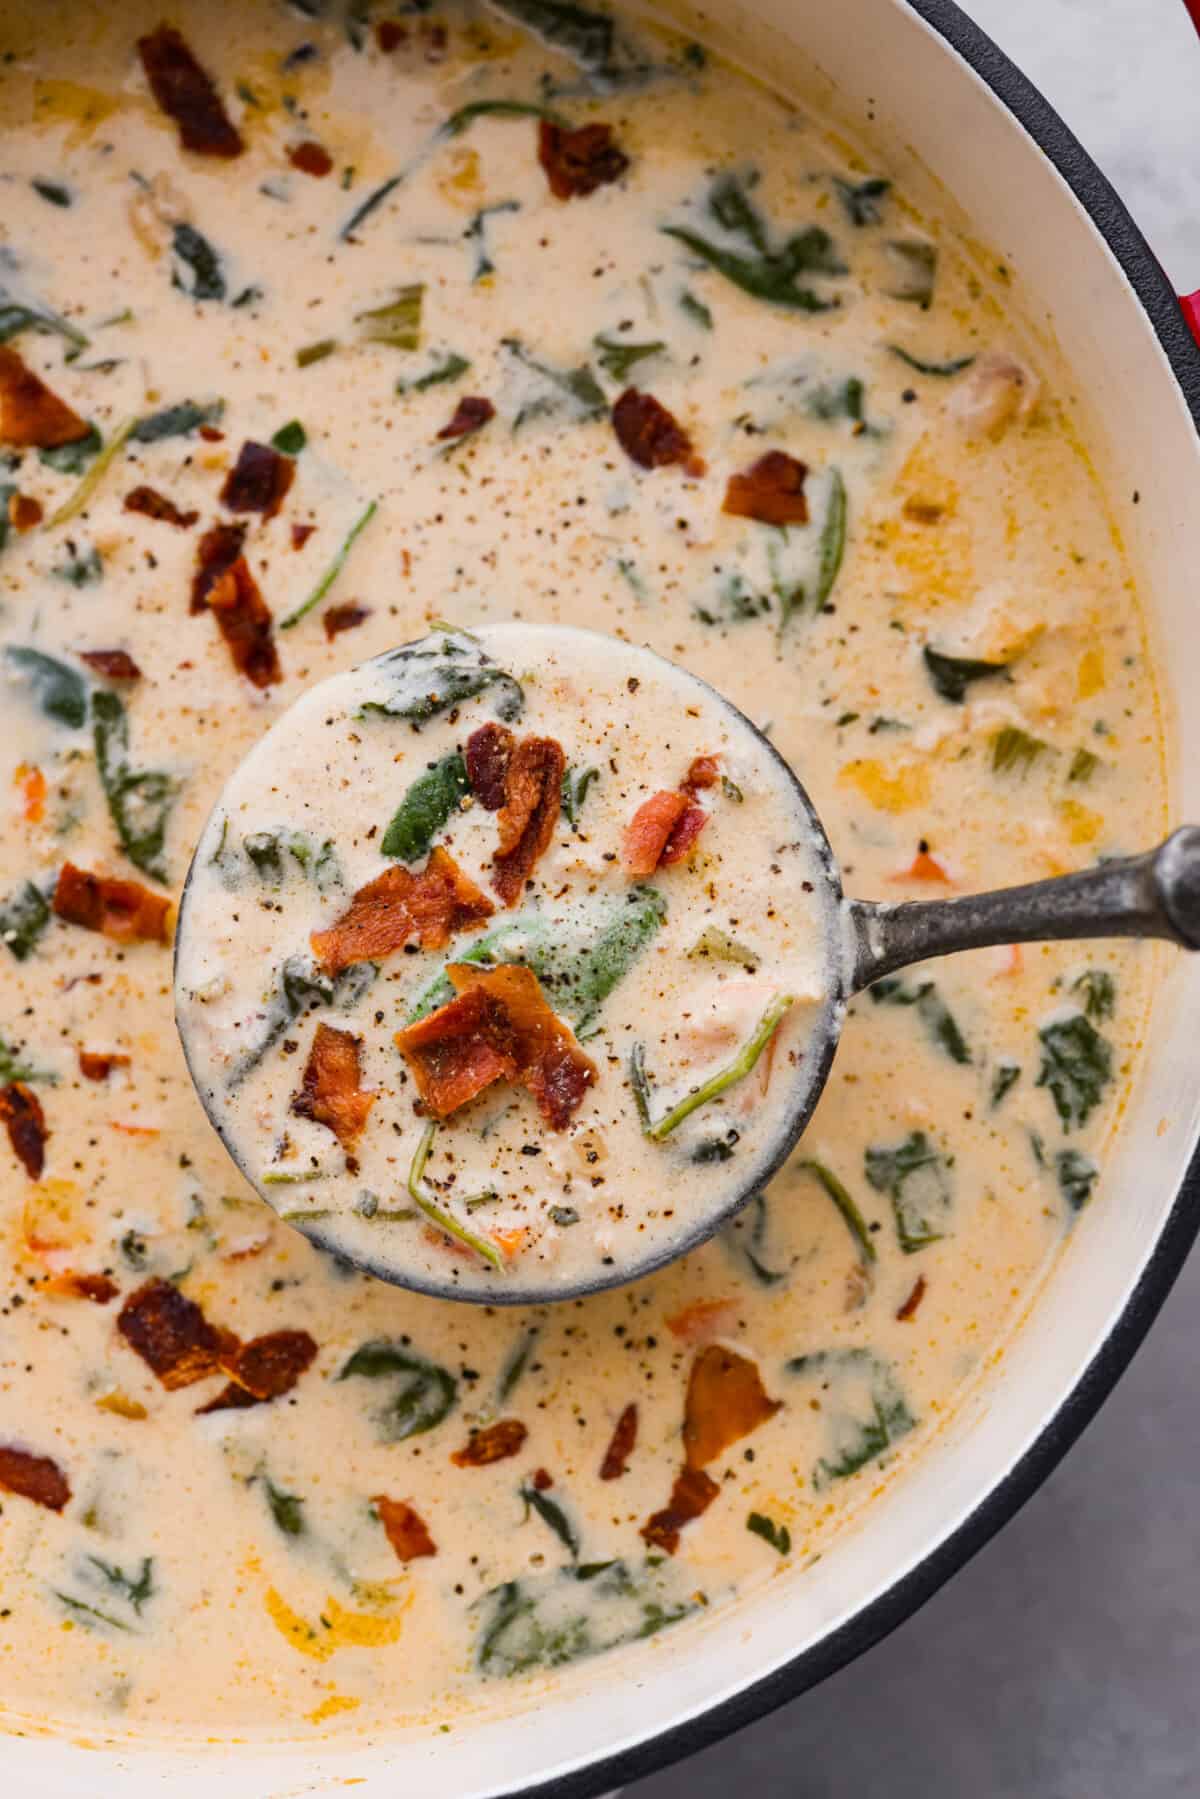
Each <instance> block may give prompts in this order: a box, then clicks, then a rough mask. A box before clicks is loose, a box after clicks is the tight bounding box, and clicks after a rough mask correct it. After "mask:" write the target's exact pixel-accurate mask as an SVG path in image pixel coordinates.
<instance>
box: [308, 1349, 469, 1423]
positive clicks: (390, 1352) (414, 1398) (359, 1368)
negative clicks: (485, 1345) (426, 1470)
mask: <svg viewBox="0 0 1200 1799" xmlns="http://www.w3.org/2000/svg"><path fill="white" fill-rule="evenodd" d="M351 1375H361V1376H362V1377H363V1378H364V1379H366V1380H384V1381H388V1382H390V1383H391V1392H390V1394H389V1397H388V1399H387V1400H386V1402H385V1403H384V1405H383V1406H382V1407H381V1408H380V1409H379V1410H378V1411H377V1412H376V1413H375V1414H374V1416H375V1422H376V1424H377V1425H378V1426H379V1433H380V1438H381V1440H382V1441H383V1442H385V1443H403V1442H405V1441H406V1440H407V1439H408V1438H409V1437H418V1436H421V1435H423V1433H424V1432H425V1431H430V1430H433V1429H434V1428H435V1427H436V1426H437V1425H439V1424H441V1422H442V1420H443V1419H444V1418H447V1417H449V1415H450V1413H451V1412H452V1411H453V1410H454V1406H455V1403H456V1401H457V1398H458V1382H457V1381H456V1380H455V1378H454V1376H453V1375H452V1374H450V1373H448V1372H447V1370H446V1369H445V1368H442V1367H441V1366H440V1365H439V1364H438V1363H437V1362H431V1361H429V1360H428V1359H427V1358H426V1357H425V1356H422V1355H418V1354H417V1353H416V1351H415V1350H412V1349H410V1348H408V1347H407V1345H405V1344H401V1343H394V1342H392V1341H391V1340H390V1339H389V1338H387V1337H376V1338H374V1339H373V1340H372V1341H371V1342H369V1343H363V1344H362V1345H361V1346H360V1347H359V1348H358V1349H356V1350H355V1351H354V1354H353V1355H352V1356H351V1357H350V1359H349V1361H348V1362H347V1363H346V1365H345V1367H344V1368H343V1369H342V1371H341V1373H340V1374H339V1375H338V1377H337V1378H338V1380H339V1381H343V1380H349V1379H350V1377H351Z"/></svg>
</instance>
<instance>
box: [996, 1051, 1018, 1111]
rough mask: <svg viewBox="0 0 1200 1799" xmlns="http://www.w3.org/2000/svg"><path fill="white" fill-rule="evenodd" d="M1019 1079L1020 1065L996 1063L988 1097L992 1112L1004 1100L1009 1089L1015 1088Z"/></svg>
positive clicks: (1016, 1063)
mask: <svg viewBox="0 0 1200 1799" xmlns="http://www.w3.org/2000/svg"><path fill="white" fill-rule="evenodd" d="M1020 1078H1021V1064H1020V1063H1019V1062H997V1064H996V1067H995V1071H994V1073H993V1075H992V1088H991V1096H990V1097H991V1105H992V1110H993V1111H994V1110H995V1108H996V1107H997V1106H998V1105H999V1104H1000V1101H1001V1100H1002V1099H1003V1098H1004V1096H1005V1094H1006V1093H1008V1092H1009V1090H1010V1089H1011V1088H1013V1087H1015V1086H1016V1084H1017V1082H1018V1081H1019V1080H1020Z"/></svg>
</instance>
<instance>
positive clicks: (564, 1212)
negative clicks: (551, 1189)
mask: <svg viewBox="0 0 1200 1799" xmlns="http://www.w3.org/2000/svg"><path fill="white" fill-rule="evenodd" d="M548 1216H549V1219H550V1222H551V1224H557V1225H559V1226H561V1227H563V1228H564V1229H565V1228H566V1226H568V1225H571V1224H578V1223H579V1213H578V1212H577V1211H576V1210H575V1207H574V1206H551V1207H550V1211H549V1213H548Z"/></svg>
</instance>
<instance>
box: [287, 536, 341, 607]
mask: <svg viewBox="0 0 1200 1799" xmlns="http://www.w3.org/2000/svg"><path fill="white" fill-rule="evenodd" d="M316 528H317V527H316V526H315V525H293V526H292V548H293V549H294V550H302V549H303V548H304V546H305V544H306V543H307V542H308V540H309V538H310V537H311V536H312V534H313V532H314V531H315V530H316ZM333 610H334V611H335V612H339V611H341V612H348V611H349V610H350V608H349V607H348V606H341V607H338V606H335V607H334V608H333ZM324 616H325V617H326V618H328V617H329V614H328V612H327V613H325V615H324Z"/></svg>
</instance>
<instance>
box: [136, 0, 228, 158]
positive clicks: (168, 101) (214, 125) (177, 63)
mask: <svg viewBox="0 0 1200 1799" xmlns="http://www.w3.org/2000/svg"><path fill="white" fill-rule="evenodd" d="M137 47H138V55H139V56H140V57H141V59H142V67H143V68H144V69H145V71H146V80H147V81H148V82H149V83H150V91H151V93H152V94H153V95H154V98H155V100H156V101H157V102H158V104H159V106H160V107H161V108H162V110H163V112H165V113H166V115H167V117H168V118H169V119H173V120H174V122H175V124H176V125H178V127H179V141H180V142H181V144H182V145H183V147H184V149H185V150H194V151H195V152H196V154H197V155H198V156H220V157H224V158H226V159H227V160H228V159H229V158H231V157H234V156H240V155H241V154H242V151H243V150H244V149H245V147H246V146H245V144H244V143H243V142H242V138H241V134H240V132H238V131H237V130H236V128H235V127H234V125H233V123H232V122H231V120H230V117H229V114H228V113H227V112H226V111H225V106H224V103H223V102H222V100H221V96H220V95H219V94H218V92H217V90H216V87H215V85H214V83H213V81H212V78H211V76H210V75H208V74H207V73H206V71H205V70H204V69H202V68H201V66H200V64H199V63H198V62H197V61H196V58H195V57H194V56H193V55H192V52H191V51H190V50H189V48H188V46H187V44H186V43H185V41H184V39H183V37H182V35H181V34H180V33H179V32H178V31H176V30H175V28H174V26H172V25H160V26H159V27H158V29H157V31H152V32H150V33H149V34H148V35H147V36H146V37H140V38H139V39H138V46H137Z"/></svg>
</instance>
